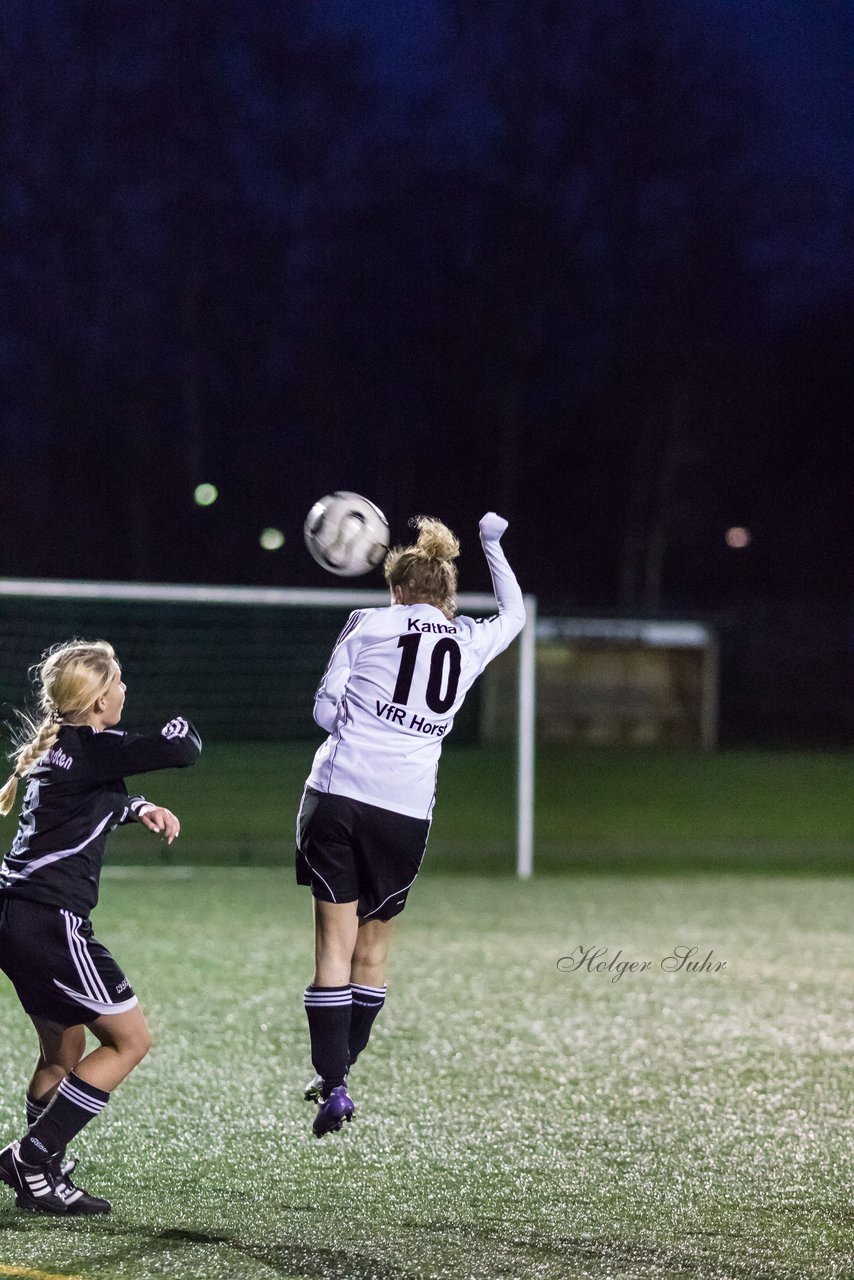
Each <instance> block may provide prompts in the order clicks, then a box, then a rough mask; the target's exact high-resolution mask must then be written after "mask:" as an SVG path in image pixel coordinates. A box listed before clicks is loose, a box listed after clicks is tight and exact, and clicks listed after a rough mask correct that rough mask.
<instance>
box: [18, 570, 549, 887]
mask: <svg viewBox="0 0 854 1280" xmlns="http://www.w3.org/2000/svg"><path fill="white" fill-rule="evenodd" d="M3 597H7V598H9V597H11V598H15V597H17V598H18V599H24V598H30V599H43V600H50V599H53V600H67V601H74V600H97V601H126V602H129V601H136V602H139V603H149V604H158V603H161V604H179V605H192V604H197V605H222V606H226V607H227V606H229V605H231V606H247V605H248V606H261V607H265V608H271V607H276V608H283V607H284V608H287V607H289V606H290V607H302V608H312V609H313V608H328V609H340V610H342V612H343V611H346V610H351V609H365V608H374V607H376V606H382V605H387V604H388V594H387V593H386V592H382V591H365V590H346V589H338V588H328V589H324V588H317V589H315V588H305V589H301V588H291V587H224V586H223V587H218V586H203V585H183V584H171V583H137V582H86V581H58V580H50V579H39V578H0V598H3ZM457 601H458V604H459V607H460V611H461V612H466V611H471V612H474V613H485V614H491V613H494V612H495V598H494V596H492V595H489V594H487V593H480V594H478V593H466V592H463V593H462V594H461V595H459V596H458V597H457ZM525 608H526V611H527V621H526V623H525V626H524V628H523V630H522V633H521V636H520V637H519V642H518V643H519V674H518V688H517V707H518V717H517V758H516V873H517V875H518V876H519V877H520V878H521V879H528V878H529V877H530V876H531V874H532V872H533V867H534V756H535V732H536V630H537V601H536V597H534V596H525ZM325 659H326V655H325V654H324V655H322V656H321V659H320V663H321V665H320V666H319V667H318V674H319V672H320V671H321V670H322V662H323V661H325ZM306 714H308V711H307V713H306Z"/></svg>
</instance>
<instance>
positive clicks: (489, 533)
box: [478, 511, 507, 542]
mask: <svg viewBox="0 0 854 1280" xmlns="http://www.w3.org/2000/svg"><path fill="white" fill-rule="evenodd" d="M478 528H479V529H480V537H481V541H482V542H498V541H499V540H500V538H501V535H502V534H503V533H504V531H505V529H506V528H507V521H506V520H505V519H504V517H503V516H499V515H496V513H495V512H494V511H487V513H486V515H485V516H484V517H483V518H482V519H481V522H480V524H479V525H478Z"/></svg>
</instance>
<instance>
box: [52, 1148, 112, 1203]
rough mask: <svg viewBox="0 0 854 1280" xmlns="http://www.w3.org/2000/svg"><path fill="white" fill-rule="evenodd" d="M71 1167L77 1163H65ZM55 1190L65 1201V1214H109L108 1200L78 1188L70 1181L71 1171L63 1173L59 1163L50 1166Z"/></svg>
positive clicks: (63, 1170) (62, 1166)
mask: <svg viewBox="0 0 854 1280" xmlns="http://www.w3.org/2000/svg"><path fill="white" fill-rule="evenodd" d="M66 1163H68V1164H71V1165H72V1167H73V1166H74V1165H76V1163H77V1161H76V1160H75V1161H67V1162H66ZM51 1171H52V1173H53V1178H54V1182H55V1183H56V1189H57V1191H58V1192H59V1194H60V1195H61V1196H62V1198H63V1200H64V1201H65V1210H66V1213H109V1212H110V1210H111V1209H112V1207H113V1206H112V1205H111V1204H110V1202H109V1200H105V1199H104V1198H103V1197H102V1196H93V1195H90V1194H89V1192H88V1191H84V1189H83V1187H78V1186H77V1185H76V1184H75V1183H74V1182H72V1181H71V1176H70V1174H71V1171H70V1170H69V1171H68V1173H66V1172H65V1167H64V1165H62V1164H60V1162H59V1161H54V1163H53V1165H52V1166H51Z"/></svg>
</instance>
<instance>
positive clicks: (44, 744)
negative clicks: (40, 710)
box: [0, 716, 59, 818]
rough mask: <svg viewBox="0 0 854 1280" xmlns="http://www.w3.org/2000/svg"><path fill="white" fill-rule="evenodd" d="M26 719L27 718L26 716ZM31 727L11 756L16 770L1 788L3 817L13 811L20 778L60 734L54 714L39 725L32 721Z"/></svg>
mask: <svg viewBox="0 0 854 1280" xmlns="http://www.w3.org/2000/svg"><path fill="white" fill-rule="evenodd" d="M24 719H25V720H26V717H24ZM30 728H31V735H30V736H29V737H28V738H25V739H24V741H23V742H22V743H21V744H20V746H19V747H18V748H17V749H16V750H15V751H13V752H12V757H11V758H12V759H13V760H14V761H15V772H14V773H13V774H11V775H10V776H9V778H8V780H7V782H6V784H5V786H4V787H3V788H2V790H0V817H3V818H5V817H6V815H7V814H9V813H11V811H12V809H13V807H14V804H15V799H16V797H17V794H18V782H19V780H20V779H21V778H23V777H26V775H27V774H28V773H29V771H30V769H32V767H33V765H34V764H35V763H36V761H37V760H40V759H41V757H42V756H43V755H44V753H45V752H46V751H50V749H51V747H52V746H53V744H54V743H55V742H56V739H57V737H58V735H59V724H58V722H57V721H56V720H55V719H54V718H53V717H52V716H51V717H49V718H48V719H46V720H43V721H42V722H41V724H39V725H34V724H32V722H30Z"/></svg>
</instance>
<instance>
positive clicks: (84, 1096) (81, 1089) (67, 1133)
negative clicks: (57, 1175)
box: [20, 1071, 110, 1164]
mask: <svg viewBox="0 0 854 1280" xmlns="http://www.w3.org/2000/svg"><path fill="white" fill-rule="evenodd" d="M109 1100H110V1095H109V1094H108V1093H105V1091H104V1090H103V1089H96V1087H95V1085H93V1084H87V1083H86V1081H85V1080H81V1079H80V1077H79V1076H76V1075H75V1074H74V1072H73V1071H72V1072H70V1073H69V1074H68V1075H67V1076H66V1077H65V1079H64V1080H63V1082H62V1084H61V1085H60V1086H59V1088H58V1089H57V1091H56V1093H55V1094H54V1095H53V1098H52V1099H51V1101H50V1102H49V1103H48V1104H47V1106H46V1107H43V1108H42V1109H41V1114H40V1115H38V1116H37V1118H36V1119H35V1120H34V1122H33V1123H32V1125H31V1126H30V1130H29V1132H28V1133H27V1134H26V1136H25V1137H23V1138H22V1139H21V1144H20V1157H21V1159H22V1160H23V1162H24V1164H46V1163H47V1162H48V1160H50V1159H52V1158H53V1157H54V1156H55V1155H57V1154H58V1153H59V1152H62V1151H64V1150H65V1148H66V1147H67V1146H68V1144H69V1142H70V1141H71V1139H72V1138H74V1137H76V1136H77V1134H78V1133H79V1132H80V1130H81V1129H82V1128H83V1126H84V1125H87V1124H88V1123H89V1121H90V1120H91V1119H92V1117H93V1116H96V1115H98V1114H99V1112H101V1111H103V1110H104V1107H105V1106H106V1105H107V1103H108V1102H109ZM40 1107H41V1104H40V1103H38V1102H37V1101H36V1100H35V1099H33V1098H30V1097H28V1098H27V1118H28V1119H29V1116H30V1110H31V1109H32V1111H33V1112H35V1110H36V1108H40Z"/></svg>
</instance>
